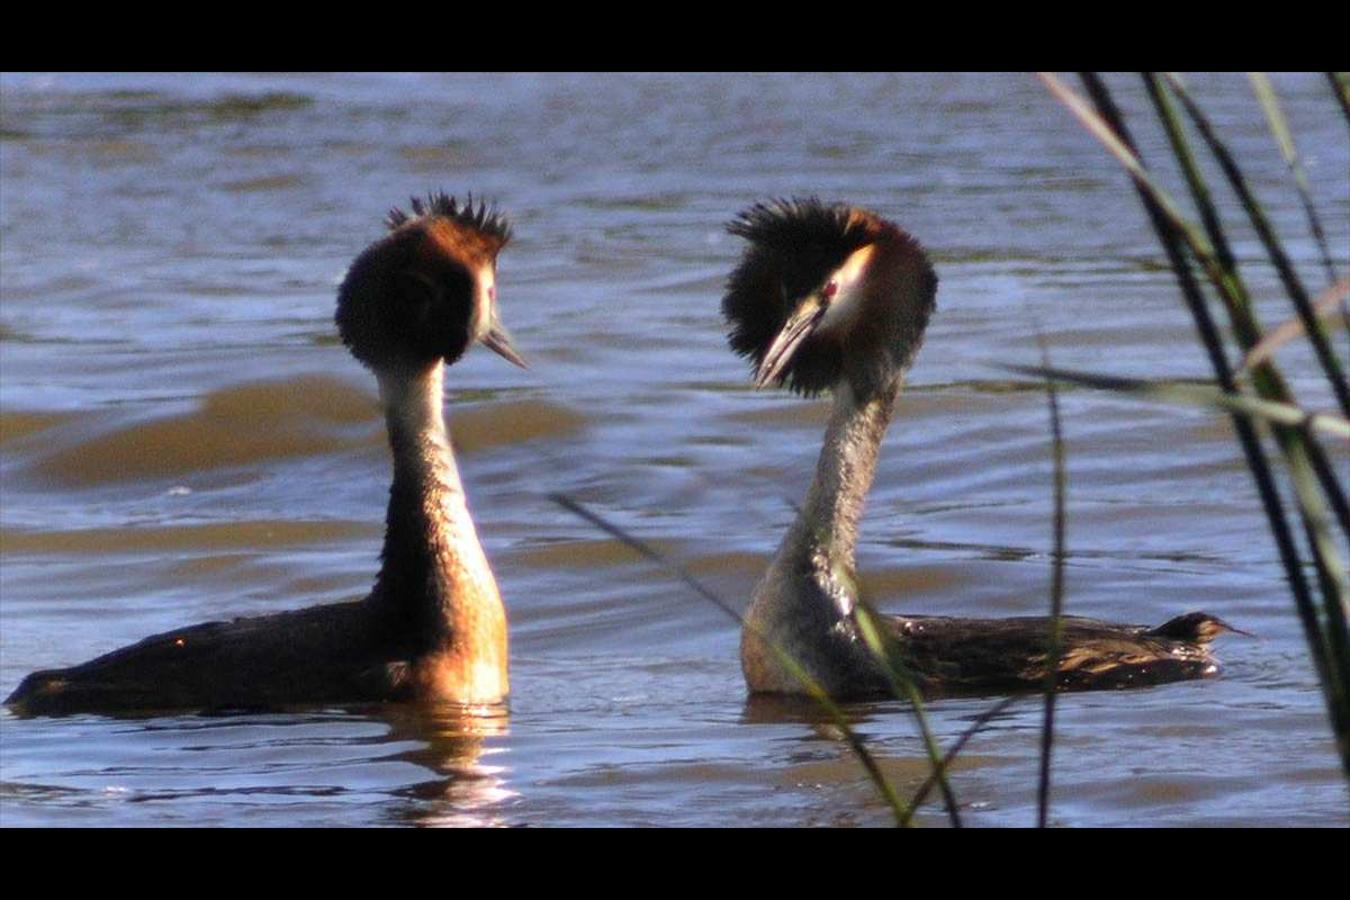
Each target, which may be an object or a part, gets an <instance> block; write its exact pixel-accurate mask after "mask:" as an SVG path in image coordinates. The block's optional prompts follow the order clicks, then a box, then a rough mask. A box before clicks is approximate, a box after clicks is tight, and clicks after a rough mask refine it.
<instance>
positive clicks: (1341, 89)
mask: <svg viewBox="0 0 1350 900" xmlns="http://www.w3.org/2000/svg"><path fill="white" fill-rule="evenodd" d="M1327 81H1330V82H1331V93H1332V94H1334V95H1335V96H1336V101H1337V102H1338V103H1340V104H1341V112H1342V113H1344V114H1345V124H1346V125H1350V73H1347V72H1328V73H1327Z"/></svg>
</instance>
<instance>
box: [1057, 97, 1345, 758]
mask: <svg viewBox="0 0 1350 900" xmlns="http://www.w3.org/2000/svg"><path fill="white" fill-rule="evenodd" d="M1041 78H1042V80H1043V81H1044V82H1045V83H1046V85H1047V86H1048V87H1049V88H1050V90H1051V92H1052V93H1054V94H1055V95H1056V96H1057V97H1058V98H1059V99H1060V101H1061V102H1062V103H1064V105H1065V106H1066V107H1067V108H1069V110H1070V111H1071V112H1073V114H1074V115H1075V116H1076V117H1077V118H1079V120H1080V121H1082V122H1083V124H1084V126H1085V127H1086V128H1088V130H1089V131H1090V132H1091V133H1092V134H1094V135H1095V136H1096V137H1098V139H1099V140H1101V141H1102V143H1103V144H1104V145H1105V146H1106V147H1107V149H1108V150H1109V151H1110V152H1111V153H1112V154H1113V155H1114V156H1116V157H1117V159H1118V160H1119V161H1120V162H1121V164H1122V165H1124V166H1125V168H1126V170H1127V171H1128V172H1129V173H1130V175H1131V177H1132V178H1133V179H1134V182H1135V187H1136V190H1137V191H1138V193H1139V194H1140V197H1141V199H1142V200H1143V202H1144V206H1145V208H1146V209H1147V210H1148V212H1149V216H1150V219H1151V220H1152V221H1153V224H1154V228H1155V230H1156V231H1157V232H1158V236H1159V240H1160V241H1161V242H1162V244H1163V246H1164V248H1165V250H1166V251H1167V254H1168V257H1169V259H1170V260H1171V262H1172V265H1173V269H1174V271H1175V272H1176V274H1177V277H1178V280H1179V281H1180V283H1181V286H1182V293H1183V297H1184V298H1185V299H1186V302H1187V304H1188V305H1189V306H1190V308H1191V311H1192V314H1193V316H1194V317H1195V319H1196V322H1197V327H1198V328H1199V331H1200V334H1201V338H1202V342H1203V343H1204V344H1205V347H1206V349H1207V351H1208V352H1209V354H1210V358H1211V361H1212V362H1213V363H1214V367H1215V372H1216V374H1217V375H1218V376H1219V380H1220V383H1221V385H1222V386H1223V388H1224V390H1225V391H1227V392H1232V393H1236V386H1235V384H1234V382H1233V378H1232V372H1231V370H1230V368H1229V367H1228V364H1227V360H1226V359H1225V358H1224V355H1223V351H1222V345H1221V343H1220V342H1219V340H1218V336H1217V331H1216V330H1215V329H1214V327H1213V323H1212V321H1210V320H1209V319H1208V310H1207V309H1206V307H1205V303H1204V298H1203V295H1202V294H1201V293H1200V291H1199V286H1198V285H1197V284H1196V283H1195V281H1194V279H1193V277H1192V276H1191V274H1190V268H1189V265H1188V264H1187V262H1186V260H1185V256H1184V254H1183V253H1182V252H1181V246H1182V245H1183V244H1184V245H1185V246H1186V247H1187V248H1189V250H1190V251H1191V254H1192V255H1193V256H1194V258H1195V259H1196V261H1197V262H1198V263H1199V264H1200V265H1201V267H1202V268H1203V269H1204V270H1205V272H1206V274H1207V275H1208V276H1209V278H1210V280H1211V282H1212V283H1213V284H1214V285H1215V287H1216V288H1217V289H1218V291H1219V295H1220V297H1221V299H1223V301H1224V303H1225V306H1226V307H1227V309H1228V311H1229V315H1230V318H1231V320H1232V323H1233V330H1234V333H1235V335H1236V336H1237V338H1238V340H1239V343H1240V344H1241V345H1242V346H1243V347H1244V348H1245V349H1246V351H1247V352H1248V353H1250V351H1251V348H1252V347H1253V346H1254V342H1257V341H1259V338H1260V332H1259V328H1257V327H1256V325H1255V321H1254V319H1253V318H1252V316H1251V312H1250V305H1249V304H1248V303H1247V302H1246V296H1245V290H1244V289H1243V288H1242V285H1241V283H1240V282H1239V281H1237V279H1236V278H1234V277H1232V276H1231V275H1230V273H1228V272H1225V271H1224V270H1223V268H1222V267H1221V265H1220V264H1219V262H1218V260H1217V258H1216V254H1215V251H1214V250H1213V248H1212V247H1211V246H1210V245H1209V243H1208V241H1206V239H1205V237H1204V236H1203V235H1202V234H1200V233H1199V232H1198V231H1197V230H1196V229H1195V227H1194V226H1192V225H1190V223H1188V222H1186V221H1185V219H1184V218H1182V216H1181V215H1180V213H1179V212H1178V210H1177V208H1176V206H1175V204H1174V203H1173V202H1172V201H1171V198H1170V197H1169V196H1168V195H1167V194H1166V193H1165V192H1164V191H1162V189H1161V188H1160V187H1159V186H1158V185H1157V184H1156V183H1155V182H1154V181H1153V179H1152V178H1151V177H1150V176H1149V175H1148V173H1147V171H1146V170H1144V168H1143V166H1142V163H1141V162H1140V161H1139V158H1138V156H1137V154H1136V153H1135V151H1134V147H1133V142H1132V141H1130V139H1129V135H1128V132H1127V131H1126V130H1125V125H1124V121H1123V119H1122V118H1121V116H1120V113H1119V111H1118V110H1117V109H1116V107H1115V104H1114V102H1113V101H1112V100H1111V97H1110V94H1109V92H1108V91H1107V90H1106V87H1105V85H1104V84H1103V83H1102V81H1101V79H1100V78H1099V77H1098V76H1096V75H1094V74H1090V73H1084V74H1083V75H1082V78H1083V81H1084V84H1085V85H1086V86H1087V89H1088V91H1089V93H1090V94H1091V95H1092V97H1093V100H1094V102H1095V103H1096V105H1097V110H1098V111H1097V113H1094V112H1093V111H1092V110H1091V109H1090V108H1088V107H1087V105H1086V104H1085V103H1084V102H1083V101H1082V100H1081V99H1080V98H1078V97H1077V95H1075V94H1073V92H1072V91H1069V90H1068V89H1067V88H1066V87H1064V85H1063V84H1061V83H1060V82H1059V80H1058V79H1057V78H1055V77H1054V76H1052V75H1048V74H1046V75H1042V76H1041ZM1252 374H1253V383H1254V384H1255V386H1256V387H1257V390H1258V392H1259V393H1260V394H1261V395H1262V397H1263V398H1265V399H1268V400H1269V399H1273V400H1278V401H1283V402H1289V401H1290V400H1291V396H1290V394H1289V392H1288V389H1287V388H1286V387H1285V385H1284V382H1283V379H1282V378H1281V377H1280V376H1279V373H1278V372H1277V371H1276V370H1275V369H1274V366H1273V365H1270V364H1267V365H1265V366H1264V367H1262V368H1260V369H1257V370H1254V371H1253V373H1252ZM1234 425H1235V428H1236V429H1237V431H1238V435H1239V440H1240V442H1241V444H1242V447H1243V452H1244V454H1245V456H1246V457H1247V462H1248V466H1249V467H1250V468H1251V470H1252V474H1253V478H1254V479H1255V480H1256V483H1257V490H1258V493H1259V494H1260V496H1261V502H1262V505H1263V506H1264V508H1265V510H1266V514H1267V518H1268V520H1269V521H1270V525H1271V530H1272V533H1273V535H1274V537H1275V541H1276V546H1277V548H1278V550H1279V553H1280V559H1281V563H1282V564H1283V565H1284V567H1285V573H1286V577H1287V579H1288V581H1289V584H1290V588H1291V590H1292V591H1293V593H1294V600H1295V606H1296V608H1297V610H1298V613H1299V618H1300V621H1301V622H1302V624H1303V628H1304V632H1305V636H1306V638H1307V640H1308V646H1309V649H1310V652H1311V654H1312V656H1313V663H1314V667H1315V668H1316V670H1317V673H1318V677H1319V680H1320V681H1321V683H1322V687H1323V694H1324V696H1325V698H1326V702H1327V704H1328V709H1329V713H1330V716H1331V720H1332V725H1333V729H1334V730H1335V733H1336V736H1337V741H1338V743H1339V745H1340V751H1341V759H1342V765H1343V766H1344V767H1345V770H1346V772H1347V775H1350V703H1347V702H1346V696H1345V695H1346V690H1347V688H1346V686H1347V685H1350V660H1347V655H1346V653H1344V652H1338V651H1337V650H1336V649H1335V648H1336V647H1337V646H1338V645H1339V646H1340V647H1341V648H1342V649H1343V648H1344V644H1345V641H1344V639H1343V638H1344V634H1345V631H1346V628H1345V619H1346V604H1345V602H1344V599H1343V592H1342V591H1340V590H1338V589H1337V585H1338V584H1340V585H1343V584H1344V581H1345V577H1344V569H1343V567H1340V566H1339V565H1338V564H1337V560H1336V559H1335V556H1334V553H1329V552H1328V550H1329V549H1331V550H1334V546H1332V545H1330V544H1329V541H1328V540H1326V539H1324V537H1325V534H1324V533H1320V532H1319V528H1321V527H1322V525H1323V524H1324V519H1323V518H1322V516H1321V515H1320V514H1319V508H1318V507H1319V505H1320V503H1321V499H1322V497H1321V493H1320V492H1319V491H1318V490H1315V489H1314V490H1308V489H1307V486H1308V482H1307V477H1306V476H1307V475H1309V474H1310V475H1311V477H1312V478H1313V479H1315V481H1316V485H1317V487H1320V488H1321V491H1325V494H1326V496H1327V498H1328V500H1329V501H1330V503H1331V505H1332V507H1333V509H1334V510H1335V512H1336V514H1337V517H1338V518H1339V520H1340V522H1341V527H1342V530H1343V531H1347V533H1350V508H1348V507H1347V505H1346V502H1345V495H1344V493H1343V491H1342V489H1341V486H1340V485H1339V483H1338V481H1337V478H1336V473H1335V471H1334V470H1333V469H1332V467H1331V465H1330V463H1329V461H1328V460H1327V459H1326V456H1325V453H1323V452H1322V449H1321V445H1320V444H1318V443H1317V441H1316V440H1314V439H1313V438H1312V437H1311V435H1310V434H1309V433H1307V432H1304V431H1301V430H1296V429H1292V428H1289V427H1282V426H1277V427H1275V428H1274V429H1273V432H1274V435H1275V438H1276V441H1277V444H1278V445H1279V446H1280V449H1281V451H1282V453H1283V454H1284V455H1285V457H1286V460H1287V461H1288V463H1289V466H1290V471H1291V474H1292V473H1295V472H1297V473H1299V478H1300V479H1302V480H1303V482H1304V486H1303V487H1302V488H1300V487H1298V486H1297V481H1296V491H1297V492H1298V497H1299V501H1300V502H1299V511H1300V514H1301V517H1302V519H1303V523H1304V527H1305V530H1306V531H1307V532H1308V534H1309V543H1310V544H1311V549H1312V554H1313V562H1314V565H1315V566H1316V567H1317V574H1318V583H1319V586H1320V587H1322V588H1323V596H1324V599H1325V601H1326V607H1325V616H1326V617H1327V618H1328V619H1329V620H1330V621H1329V622H1328V627H1327V628H1325V629H1324V628H1323V623H1322V619H1321V615H1322V613H1320V612H1319V610H1318V607H1317V604H1316V603H1315V602H1314V600H1313V598H1312V594H1311V591H1310V590H1309V586H1308V584H1307V582H1306V580H1305V579H1304V575H1303V571H1302V567H1301V564H1300V563H1299V560H1298V554H1297V551H1296V549H1295V544H1294V540H1293V534H1292V532H1291V530H1290V529H1289V524H1288V521H1287V520H1286V519H1285V516H1284V509H1283V506H1282V505H1281V501H1280V498H1279V493H1278V491H1277V490H1276V488H1275V483H1274V479H1273V476H1272V474H1271V471H1270V468H1269V464H1268V462H1267V461H1266V459H1265V454H1264V451H1263V450H1262V449H1261V447H1260V444H1259V442H1258V441H1257V440H1256V437H1255V432H1254V431H1253V430H1252V429H1251V426H1250V424H1249V423H1248V422H1247V421H1246V419H1245V418H1244V417H1242V416H1235V418H1234ZM1338 595H1339V596H1338Z"/></svg>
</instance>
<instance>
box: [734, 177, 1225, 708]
mask: <svg viewBox="0 0 1350 900" xmlns="http://www.w3.org/2000/svg"><path fill="white" fill-rule="evenodd" d="M728 230H729V231H730V232H731V233H732V234H734V235H737V236H739V237H743V238H745V239H746V240H748V241H749V246H748V247H747V248H746V250H745V253H744V255H743V256H742V258H741V261H740V263H739V265H738V266H737V267H736V269H735V270H734V271H733V272H732V274H731V278H730V281H729V283H728V288H727V293H726V296H725V297H724V299H723V301H722V311H723V313H724V315H725V316H726V319H727V321H728V323H729V325H730V329H731V331H730V336H729V342H730V344H731V347H732V349H734V350H735V351H736V352H737V353H739V354H741V355H743V356H747V357H750V359H751V360H752V362H753V363H754V366H755V372H754V383H755V386H756V387H764V386H766V385H769V384H778V385H786V386H787V387H789V388H790V389H792V390H794V391H796V392H798V393H801V394H804V395H807V396H813V395H815V394H818V393H820V392H822V391H826V390H832V391H833V393H834V406H833V410H832V412H831V415H830V420H829V425H828V426H827V429H826V432H825V443H824V447H823V448H822V450H821V453H820V459H819V462H818V463H817V466H816V474H815V478H814V480H813V481H812V483H811V488H810V490H809V492H808V493H807V496H806V502H805V503H804V504H803V506H802V507H801V510H800V511H799V513H798V515H797V518H796V521H795V522H793V524H792V526H791V527H790V528H789V530H788V533H787V535H786V536H785V537H784V538H783V542H782V544H781V545H780V546H779V548H778V552H777V554H776V555H775V557H774V559H773V562H772V563H771V564H770V566H769V569H768V571H767V572H766V573H765V575H764V577H763V579H762V580H761V581H760V582H759V585H758V586H757V587H756V588H755V591H754V595H753V598H752V600H751V604H750V608H749V610H748V611H747V613H746V622H747V625H746V628H745V630H744V632H743V634H742V639H741V665H742V668H743V670H744V673H745V680H746V684H747V686H748V687H749V689H750V691H751V693H782V694H800V693H805V688H804V687H803V686H802V685H801V683H800V682H799V680H798V679H797V678H796V677H795V676H794V675H793V674H792V673H791V672H790V671H788V670H787V669H786V668H785V667H784V666H783V665H782V664H781V663H780V662H779V659H778V657H777V655H776V654H775V653H774V652H773V651H772V650H771V649H770V646H769V643H766V642H771V643H772V644H776V645H777V646H778V648H780V649H781V650H783V651H786V652H787V653H788V654H789V655H790V656H792V657H793V658H794V659H795V660H796V661H797V662H798V663H799V664H801V665H802V666H804V668H805V669H806V670H807V672H809V673H810V674H811V675H812V676H813V677H814V678H815V679H816V680H817V681H818V682H819V683H820V685H821V686H822V687H824V688H825V689H826V690H827V691H828V692H829V693H830V694H831V695H832V696H835V697H850V696H853V697H857V696H868V695H878V694H885V693H889V691H890V687H889V685H890V681H889V680H888V679H887V677H886V676H885V675H884V674H883V672H882V670H881V669H880V667H879V665H878V663H877V661H876V659H875V657H874V655H873V654H872V653H871V652H870V651H869V649H868V648H867V646H866V644H865V643H864V641H863V640H862V637H861V635H860V633H859V628H858V624H857V619H856V608H857V604H858V592H857V583H856V573H855V569H854V548H855V546H856V544H857V538H858V522H859V519H860V518H861V516H862V510H863V502H864V499H865V498H866V495H867V491H868V489H869V488H870V487H871V485H872V479H873V476H874V474H875V472H876V465H877V457H878V454H879V452H880V449H881V442H882V438H883V437H884V436H885V433H886V428H887V426H888V425H889V424H890V421H891V417H892V414H893V411H894V408H895V403H896V399H897V397H898V395H899V392H900V389H901V385H902V384H903V381H904V376H905V373H906V372H907V371H908V369H909V367H910V365H911V364H912V363H913V361H914V356H915V354H916V353H917V352H918V349H919V345H920V344H921V343H922V341H923V334H924V329H925V327H926V326H927V324H928V319H929V316H931V315H932V313H933V310H934V309H935V307H936V297H937V284H938V279H937V275H936V273H935V272H934V270H933V266H932V263H931V262H930V261H929V259H928V256H927V254H926V253H925V252H924V250H923V248H922V247H920V245H919V243H918V242H917V241H915V240H914V238H912V237H911V236H910V235H908V234H907V233H905V232H904V231H902V230H901V229H900V228H898V227H897V226H895V225H894V224H893V223H891V222H889V221H887V220H885V219H883V218H881V217H880V216H878V215H876V214H875V213H872V212H869V211H867V210H863V209H858V208H855V207H850V206H845V205H839V204H824V203H822V202H820V201H819V200H817V199H816V198H809V199H799V200H791V201H788V200H779V201H775V202H772V203H767V204H757V205H755V206H753V207H751V208H750V209H748V210H746V211H745V212H743V213H742V214H741V215H740V216H739V217H738V218H736V219H735V220H734V221H733V222H732V223H731V224H730V225H729V226H728ZM886 622H887V624H888V625H889V627H890V630H891V632H892V633H893V634H894V635H895V637H896V638H897V639H898V641H899V646H900V647H901V648H902V650H903V653H904V661H905V663H906V665H907V667H908V668H909V669H910V671H911V672H912V673H913V674H914V675H915V676H916V677H917V678H918V679H919V680H920V682H921V683H922V686H924V687H925V688H926V689H927V690H929V691H930V692H947V691H973V692H978V691H1001V690H1018V689H1036V688H1040V687H1042V686H1043V685H1044V683H1045V678H1046V674H1047V673H1046V662H1047V648H1048V644H1049V634H1050V623H1051V620H1050V619H1049V618H1048V617H1017V618H1004V619H963V618H950V617H939V616H908V615H905V616H892V617H888V618H887V619H886ZM1224 630H1234V631H1236V629H1231V628H1230V626H1228V625H1227V624H1226V623H1224V622H1222V621H1221V620H1219V619H1217V618H1215V617H1213V616H1209V615H1206V614H1204V613H1188V614H1186V615H1182V616H1178V617H1176V618H1173V619H1171V620H1169V621H1168V622H1166V623H1164V624H1163V625H1161V626H1159V627H1157V628H1147V627H1144V626H1135V625H1118V624H1114V623H1109V622H1099V621H1096V620H1093V619H1084V618H1079V617H1076V616H1065V617H1063V619H1062V637H1061V642H1060V648H1061V649H1060V655H1059V664H1058V667H1057V676H1056V677H1057V681H1058V684H1059V686H1060V687H1063V688H1078V689H1089V688H1107V687H1130V686H1138V685H1146V684H1157V683H1161V682H1166V681H1175V680H1181V679H1188V678H1199V677H1203V676H1206V675H1211V674H1214V673H1215V672H1217V671H1218V665H1217V663H1216V662H1215V660H1214V658H1213V657H1212V656H1211V655H1210V653H1209V647H1208V645H1209V642H1210V641H1211V640H1212V639H1213V638H1214V637H1215V636H1216V635H1217V634H1219V633H1220V632H1222V631H1224Z"/></svg>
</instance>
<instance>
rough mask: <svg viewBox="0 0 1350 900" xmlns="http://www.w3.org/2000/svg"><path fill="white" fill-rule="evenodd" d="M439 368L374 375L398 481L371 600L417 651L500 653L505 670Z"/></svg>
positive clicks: (501, 621) (500, 626) (500, 616)
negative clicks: (450, 432)
mask: <svg viewBox="0 0 1350 900" xmlns="http://www.w3.org/2000/svg"><path fill="white" fill-rule="evenodd" d="M444 371H445V367H444V365H442V364H440V363H437V364H436V365H434V366H432V367H431V368H429V369H427V370H425V371H423V372H419V373H416V374H414V375H398V376H395V375H386V374H382V375H381V376H380V399H381V400H382V401H383V404H384V408H385V418H386V422H387V425H388V428H389V443H390V446H391V448H392V449H393V456H394V484H393V487H392V488H391V489H390V492H389V513H388V517H387V519H386V531H385V539H384V552H383V553H382V555H381V558H382V561H383V565H382V566H381V568H380V574H379V578H378V579H377V581H376V584H375V592H374V594H373V595H372V602H375V603H378V604H381V605H382V606H383V607H384V609H385V611H386V612H388V613H390V614H391V616H392V618H393V621H394V622H396V623H397V627H398V628H399V629H400V630H402V631H403V635H402V636H403V638H404V639H405V640H406V641H408V643H409V645H410V649H411V650H412V651H413V652H415V653H421V652H429V651H437V650H448V651H453V652H454V653H456V655H465V654H467V655H476V654H478V655H481V653H483V652H487V653H488V654H489V655H495V654H496V653H498V652H500V653H501V655H502V659H503V664H504V658H505V643H504V642H505V636H504V635H505V614H504V612H503V611H502V605H501V597H500V595H499V594H498V592H497V582H496V579H494V578H493V575H492V569H491V568H490V567H489V566H488V561H487V557H486V556H485V555H484V553H483V548H482V545H481V544H480V543H479V542H478V533H477V531H476V530H475V529H474V525H473V519H472V518H471V517H470V515H469V507H468V504H467V502H466V500H465V496H464V487H463V485H462V484H461V482H460V478H459V469H458V467H457V466H456V465H455V457H454V454H453V452H452V451H451V449H450V440H449V435H448V434H447V432H446V428H445V417H444V415H443V413H442V411H441V403H442V378H443V374H444ZM498 631H500V632H501V637H500V640H499V638H498V636H497V632H498ZM499 643H500V645H501V646H500V648H498V646H497V645H498V644H499Z"/></svg>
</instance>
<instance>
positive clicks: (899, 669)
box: [853, 600, 961, 828]
mask: <svg viewBox="0 0 1350 900" xmlns="http://www.w3.org/2000/svg"><path fill="white" fill-rule="evenodd" d="M853 612H854V618H855V619H856V620H857V622H858V631H859V632H861V633H862V638H863V642H864V643H866V644H867V648H868V649H869V650H871V651H872V655H873V656H875V657H876V658H877V660H878V662H880V663H881V668H882V671H883V672H884V673H885V674H886V678H887V680H888V681H889V682H890V686H891V693H892V694H893V695H894V696H895V698H896V699H897V700H908V701H909V702H910V705H911V708H912V709H913V710H914V721H915V722H916V723H917V724H918V726H919V733H920V735H922V738H923V744H924V748H925V749H926V750H927V751H928V760H929V763H930V764H931V765H932V767H933V777H934V778H936V779H937V782H938V785H939V786H940V787H941V788H942V799H943V801H944V802H945V803H946V804H947V815H948V816H949V817H950V818H951V822H952V826H953V827H954V828H960V827H961V813H960V811H959V810H958V808H957V805H956V795H955V794H953V793H952V788H951V784H950V783H948V781H947V763H946V760H945V759H944V757H943V754H942V750H941V748H939V747H938V743H937V739H936V738H935V737H933V731H932V729H931V728H929V727H928V715H927V713H925V712H924V708H923V697H922V696H920V694H919V688H918V685H917V684H916V683H915V681H914V677H913V675H911V674H910V672H909V668H908V667H907V666H906V665H905V660H904V653H903V651H901V649H900V642H899V641H898V640H896V637H895V635H893V634H891V632H890V630H889V629H888V628H886V626H885V624H884V623H883V622H882V621H881V617H880V616H878V615H877V614H876V611H875V610H873V609H872V607H871V605H870V604H868V603H866V602H864V601H862V600H859V601H858V603H857V605H856V606H855V607H854V609H853ZM915 809H917V807H916V806H915V805H913V804H911V805H910V810H911V815H912V814H913V810H915Z"/></svg>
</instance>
